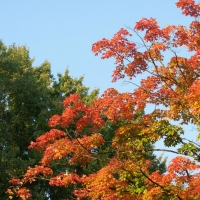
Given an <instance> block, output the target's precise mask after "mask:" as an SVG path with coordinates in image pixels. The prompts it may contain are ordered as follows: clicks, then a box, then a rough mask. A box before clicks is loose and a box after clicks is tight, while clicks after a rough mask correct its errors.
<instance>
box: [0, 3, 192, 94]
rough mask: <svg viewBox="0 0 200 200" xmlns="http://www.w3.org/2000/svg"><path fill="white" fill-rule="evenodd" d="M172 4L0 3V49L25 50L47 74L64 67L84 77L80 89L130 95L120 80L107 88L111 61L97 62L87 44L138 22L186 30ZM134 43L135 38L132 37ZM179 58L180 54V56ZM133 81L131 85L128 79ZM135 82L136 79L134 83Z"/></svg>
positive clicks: (183, 22)
mask: <svg viewBox="0 0 200 200" xmlns="http://www.w3.org/2000/svg"><path fill="white" fill-rule="evenodd" d="M175 2H176V1H175V0H165V1H159V0H151V1H150V0H57V1H56V0H28V1H25V0H17V1H14V0H0V8H1V17H0V27H1V28H0V39H1V40H2V41H3V42H4V43H5V45H12V44H13V43H15V44H16V45H26V46H27V47H28V48H29V50H30V56H31V57H35V62H34V65H35V66H38V65H40V64H42V62H43V61H44V60H48V61H49V62H50V63H51V65H52V73H53V74H54V75H56V74H57V73H58V72H59V73H63V72H64V71H65V69H66V68H67V67H68V69H69V73H70V75H71V76H73V77H80V76H82V75H84V77H85V78H84V84H85V85H86V86H89V87H90V88H91V89H94V88H100V91H101V93H102V92H103V91H104V90H106V89H107V88H109V87H115V88H117V89H118V90H119V91H120V92H125V91H133V85H131V84H129V85H124V84H123V83H122V81H118V82H117V83H111V74H112V71H113V70H114V67H115V66H114V61H113V60H112V59H111V60H101V59H100V57H95V56H94V55H93V53H92V51H91V47H92V44H93V43H94V42H96V41H98V40H101V39H102V38H104V37H105V38H111V37H112V36H113V35H114V34H115V33H116V32H117V31H118V30H119V29H120V28H125V26H129V27H131V28H132V27H134V25H135V22H137V21H139V20H140V19H141V18H142V17H146V18H149V17H153V18H156V19H157V21H158V22H159V24H160V26H161V27H164V26H166V25H167V24H170V25H171V24H175V25H178V24H184V25H188V24H189V21H190V20H191V19H190V18H188V17H185V16H183V15H181V10H179V9H178V8H176V5H175ZM133 40H137V38H133ZM180 53H182V52H180ZM133 81H135V80H133ZM136 81H137V80H136Z"/></svg>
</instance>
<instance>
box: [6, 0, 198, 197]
mask: <svg viewBox="0 0 200 200" xmlns="http://www.w3.org/2000/svg"><path fill="white" fill-rule="evenodd" d="M176 5H177V7H178V8H180V9H182V13H183V14H184V15H186V16H189V17H193V18H194V20H193V21H192V22H191V24H190V25H189V27H185V26H184V25H167V26H166V27H164V28H161V27H160V26H159V25H158V23H157V21H156V19H153V18H150V19H147V18H143V19H141V20H140V21H138V22H137V23H136V25H135V27H134V28H129V29H124V28H122V29H120V30H119V31H118V32H117V33H116V34H115V35H114V36H113V37H112V38H111V39H105V38H103V39H102V40H100V41H98V42H96V43H94V44H93V46H92V51H93V52H94V54H95V55H101V58H102V59H108V58H114V59H115V65H116V68H115V70H114V72H113V74H112V77H113V81H117V80H118V79H123V78H125V77H128V78H129V79H133V78H135V77H137V76H138V75H140V74H144V75H146V74H148V75H147V76H146V77H144V78H143V79H142V80H141V81H140V84H139V85H136V86H137V87H136V88H135V89H134V91H133V92H126V93H119V92H118V91H117V90H116V89H114V88H109V89H107V90H106V91H105V92H104V94H103V95H102V96H101V97H99V98H97V99H96V100H94V101H91V103H90V104H87V102H84V100H83V99H81V96H80V95H79V94H75V93H74V94H70V95H69V96H68V97H67V98H65V99H64V101H63V106H64V109H63V111H62V112H60V113H59V112H58V114H55V115H53V116H52V117H51V118H50V119H49V120H48V125H49V127H50V130H49V131H48V132H46V133H45V134H42V135H40V136H39V137H38V138H36V140H34V141H32V142H31V144H30V145H29V149H35V150H37V151H38V152H41V153H42V157H41V160H40V162H39V163H38V164H37V165H35V166H34V167H29V168H28V170H27V171H26V173H25V174H24V175H23V176H22V177H20V178H17V177H13V179H11V180H10V183H12V185H11V186H10V188H9V189H8V190H7V194H8V195H9V198H10V199H12V198H13V196H16V197H20V198H21V199H24V200H25V199H27V198H29V197H30V198H31V185H32V184H35V183H36V182H37V181H40V180H46V181H48V182H49V185H50V186H52V187H57V188H62V189H63V191H70V192H67V193H66V197H62V198H65V199H92V200H96V199H102V200H110V199H113V200H115V199H116V200H119V199H124V200H126V199H127V200H129V199H137V200H151V199H152V200H156V199H157V200H160V199H163V200H165V199H173V200H176V199H177V200H182V199H185V200H186V199H187V200H189V199H199V198H200V186H199V181H200V173H199V169H200V165H199V161H200V154H199V150H200V144H199V143H198V141H195V142H194V141H191V140H190V139H187V138H185V137H184V134H185V130H184V129H183V128H182V126H181V125H182V124H184V125H188V126H190V125H191V124H192V125H194V126H196V127H197V130H198V128H199V123H200V122H199V117H200V116H199V115H200V110H199V108H200V107H199V105H200V102H199V101H200V92H199V91H200V90H199V86H200V80H199V79H200V68H199V66H200V60H199V58H200V57H199V53H200V47H199V38H200V31H199V29H200V22H199V21H198V17H199V15H200V3H195V1H194V0H179V1H178V2H177V3H176ZM133 35H135V36H137V37H139V38H140V40H141V42H140V43H138V42H133V39H132V37H133ZM180 48H185V50H186V51H187V52H188V55H187V57H184V56H182V55H181V53H180V52H179V51H178V50H179V49H180ZM168 53H170V55H172V56H171V57H170V58H168V56H167V55H169V54H168ZM133 84H134V82H133ZM148 105H151V106H153V107H154V110H153V111H152V112H150V113H148V114H145V112H144V110H145V108H146V107H147V106H148ZM174 122H177V123H179V125H175V123H174ZM177 123H176V124H177ZM194 134H195V133H194ZM199 138H200V136H199V133H198V132H197V140H198V139H199ZM157 141H163V146H164V147H165V148H164V149H157V148H155V146H154V144H155V143H156V142H157ZM172 147H173V148H174V147H175V148H176V150H172V149H171V148H172ZM155 151H168V152H173V153H174V154H177V155H178V156H176V157H175V158H173V159H172V160H171V161H170V164H169V165H168V166H167V168H166V171H165V168H164V167H163V165H164V162H163V161H162V160H161V159H160V158H156V157H154V156H153V152H155ZM58 166H66V167H63V168H62V167H58ZM58 169H59V170H58ZM62 169H63V170H62ZM49 194H50V193H48V192H47V193H46V195H49ZM60 199H61V198H60Z"/></svg>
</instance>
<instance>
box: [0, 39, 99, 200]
mask: <svg viewBox="0 0 200 200" xmlns="http://www.w3.org/2000/svg"><path fill="white" fill-rule="evenodd" d="M0 49H1V50H2V53H1V55H0V160H1V162H0V199H8V197H7V195H6V194H5V191H6V189H7V187H8V181H9V179H10V178H11V177H20V176H22V175H23V174H24V172H25V171H26V169H27V167H28V166H33V165H34V164H35V163H37V162H38V161H39V160H40V158H41V155H40V154H38V153H36V152H35V151H28V149H27V146H28V145H29V144H30V141H31V140H34V139H35V138H37V137H38V136H40V135H41V134H43V133H45V132H47V131H48V130H49V127H48V125H47V121H48V119H49V118H50V117H51V116H52V115H54V114H55V113H61V112H62V106H61V102H62V101H63V99H64V98H66V97H67V96H69V94H73V93H75V92H76V93H78V94H79V95H80V96H81V97H82V98H83V99H84V101H85V102H86V103H88V104H89V103H90V102H91V101H93V100H94V99H95V98H96V97H97V94H98V90H93V91H92V92H91V93H90V94H89V93H88V90H89V88H88V87H86V86H84V85H83V83H82V82H83V77H80V78H78V79H76V78H72V77H70V76H69V72H68V70H66V71H65V73H64V74H63V75H62V74H59V75H58V78H54V77H53V75H52V74H51V69H50V68H51V66H50V63H49V62H47V61H45V62H44V63H43V64H42V65H41V66H39V67H33V59H31V58H30V57H29V51H28V49H27V48H26V47H24V46H15V45H12V46H9V47H6V46H5V45H4V44H3V43H2V42H1V43H0ZM33 188H34V190H33V198H34V199H45V198H46V193H47V191H48V185H47V184H44V183H43V182H41V183H38V184H37V185H35V186H33ZM54 192H55V191H54ZM52 193H53V190H52Z"/></svg>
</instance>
